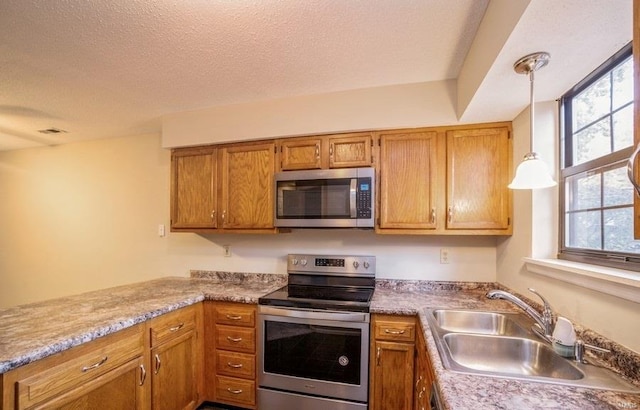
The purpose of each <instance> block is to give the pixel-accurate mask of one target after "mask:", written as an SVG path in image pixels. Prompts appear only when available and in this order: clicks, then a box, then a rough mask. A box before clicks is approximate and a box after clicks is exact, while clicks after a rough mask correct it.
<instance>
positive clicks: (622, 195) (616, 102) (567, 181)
mask: <svg viewBox="0 0 640 410" xmlns="http://www.w3.org/2000/svg"><path fill="white" fill-rule="evenodd" d="M560 101H561V104H560V114H561V115H560V116H561V118H562V135H563V137H562V144H561V145H562V149H563V155H562V158H563V163H562V166H561V168H562V170H561V181H560V195H561V196H560V198H561V201H560V202H561V203H560V215H561V218H560V221H561V222H560V224H561V226H560V255H559V257H560V258H562V259H569V260H574V261H582V262H587V263H593V264H598V265H606V266H612V267H619V268H624V269H632V270H640V241H638V240H634V239H633V222H634V216H633V198H634V189H633V187H632V185H631V183H630V182H629V180H628V179H627V159H628V158H629V156H630V155H631V153H632V151H633V58H632V54H631V44H628V45H627V46H625V47H624V48H623V49H622V50H620V51H619V52H618V53H616V54H615V55H614V56H613V57H612V58H611V59H609V60H608V61H606V62H605V63H604V64H603V65H602V66H600V67H599V68H598V69H597V70H596V71H594V72H593V73H591V74H590V75H589V76H588V77H587V78H585V79H584V80H582V81H581V82H580V83H578V84H577V85H576V86H575V87H574V88H573V89H571V90H570V91H569V92H568V93H566V94H565V95H564V96H562V98H561V100H560Z"/></svg>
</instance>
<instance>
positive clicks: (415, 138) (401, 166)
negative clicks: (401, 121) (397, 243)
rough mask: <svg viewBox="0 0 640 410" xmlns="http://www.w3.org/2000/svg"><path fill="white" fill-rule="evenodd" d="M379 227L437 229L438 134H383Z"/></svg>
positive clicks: (401, 132)
mask: <svg viewBox="0 0 640 410" xmlns="http://www.w3.org/2000/svg"><path fill="white" fill-rule="evenodd" d="M379 137H380V165H381V166H380V172H379V176H378V178H379V180H380V189H379V191H378V197H379V198H380V201H379V202H380V206H379V208H378V209H379V216H380V223H379V226H380V228H383V229H386V228H392V229H394V228H395V229H436V228H437V218H436V210H437V201H438V198H437V195H438V189H439V186H438V182H439V179H438V176H439V174H441V173H442V170H441V169H439V168H441V166H440V163H441V162H442V161H441V157H442V151H443V150H442V149H439V146H440V145H442V141H441V138H438V133H437V132H436V131H429V130H411V131H402V130H401V131H391V132H385V133H380V134H379Z"/></svg>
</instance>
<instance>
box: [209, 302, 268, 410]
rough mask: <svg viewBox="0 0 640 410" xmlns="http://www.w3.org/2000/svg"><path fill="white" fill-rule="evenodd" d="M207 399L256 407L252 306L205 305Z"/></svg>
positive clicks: (254, 314)
mask: <svg viewBox="0 0 640 410" xmlns="http://www.w3.org/2000/svg"><path fill="white" fill-rule="evenodd" d="M204 317H205V338H206V349H205V355H204V361H205V367H206V372H205V384H206V386H205V390H206V392H207V400H209V401H213V402H217V403H223V404H230V405H232V406H238V407H242V408H248V409H255V408H256V307H255V306H254V305H247V304H242V303H229V302H205V305H204Z"/></svg>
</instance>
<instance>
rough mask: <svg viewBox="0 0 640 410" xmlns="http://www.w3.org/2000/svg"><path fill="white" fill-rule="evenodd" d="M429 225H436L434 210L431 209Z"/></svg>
mask: <svg viewBox="0 0 640 410" xmlns="http://www.w3.org/2000/svg"><path fill="white" fill-rule="evenodd" d="M431 223H432V224H433V223H436V208H431Z"/></svg>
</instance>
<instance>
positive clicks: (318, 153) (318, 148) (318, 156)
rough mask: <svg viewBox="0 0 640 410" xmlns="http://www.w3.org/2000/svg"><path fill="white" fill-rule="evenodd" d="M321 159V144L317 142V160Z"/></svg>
mask: <svg viewBox="0 0 640 410" xmlns="http://www.w3.org/2000/svg"><path fill="white" fill-rule="evenodd" d="M319 159H320V144H316V160H319Z"/></svg>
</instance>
